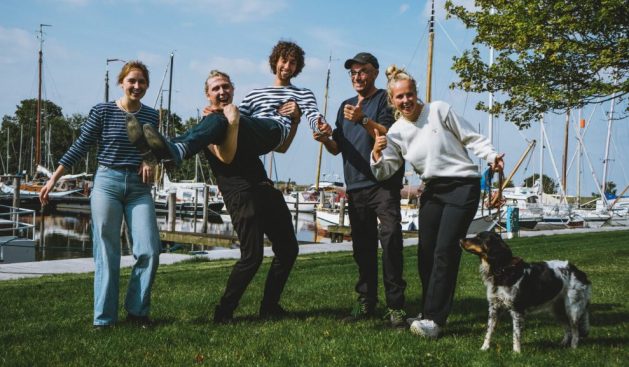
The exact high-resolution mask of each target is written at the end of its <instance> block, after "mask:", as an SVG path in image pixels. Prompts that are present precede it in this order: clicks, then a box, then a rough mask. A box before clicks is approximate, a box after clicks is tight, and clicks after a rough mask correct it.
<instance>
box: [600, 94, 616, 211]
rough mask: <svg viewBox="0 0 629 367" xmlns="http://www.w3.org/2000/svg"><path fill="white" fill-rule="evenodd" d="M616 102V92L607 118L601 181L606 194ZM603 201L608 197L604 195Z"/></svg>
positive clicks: (602, 190)
mask: <svg viewBox="0 0 629 367" xmlns="http://www.w3.org/2000/svg"><path fill="white" fill-rule="evenodd" d="M615 102H616V93H614V96H613V98H612V102H611V107H610V110H609V116H608V118H607V141H606V142H605V160H603V182H602V183H601V192H602V193H603V196H605V188H606V186H607V165H608V162H609V143H610V141H611V138H612V120H613V119H614V103H615ZM602 199H603V202H605V201H606V198H605V197H603V198H602Z"/></svg>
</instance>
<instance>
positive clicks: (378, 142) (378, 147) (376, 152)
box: [371, 129, 387, 161]
mask: <svg viewBox="0 0 629 367" xmlns="http://www.w3.org/2000/svg"><path fill="white" fill-rule="evenodd" d="M373 133H374V135H375V137H376V139H375V142H374V143H373V150H372V151H371V155H372V156H373V160H374V161H379V160H380V158H381V157H382V151H383V150H384V148H386V147H387V136H386V135H380V132H379V131H378V129H373Z"/></svg>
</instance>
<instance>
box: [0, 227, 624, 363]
mask: <svg viewBox="0 0 629 367" xmlns="http://www.w3.org/2000/svg"><path fill="white" fill-rule="evenodd" d="M509 242H510V245H511V247H512V249H513V252H514V254H515V255H517V256H521V257H523V258H524V259H525V260H527V261H538V260H550V259H567V260H570V261H572V262H573V263H575V264H576V265H577V266H578V267H579V268H580V269H581V270H583V271H585V272H586V273H587V274H588V276H589V278H590V280H591V281H592V283H593V299H592V305H591V309H590V311H591V323H592V329H591V331H590V336H589V337H588V338H587V339H585V340H583V341H582V343H581V345H580V346H579V348H578V349H577V350H571V349H564V348H561V347H560V346H559V342H560V340H561V338H562V336H563V328H562V327H561V326H560V325H559V324H558V323H556V322H555V321H554V319H553V318H552V317H551V316H550V315H548V314H536V315H531V316H530V317H529V318H528V319H527V321H526V323H525V329H524V332H523V338H522V350H523V352H522V354H520V355H517V354H514V353H512V352H511V320H510V318H509V317H508V315H507V314H505V315H503V317H501V319H500V323H499V325H498V328H497V330H496V333H495V335H494V338H493V344H492V349H491V350H490V351H487V352H482V351H480V346H481V344H482V339H483V336H484V333H485V327H486V321H487V320H486V319H487V300H486V299H485V289H484V286H483V285H482V284H481V281H480V277H479V274H478V259H477V257H476V256H473V255H470V254H467V253H465V254H463V259H462V263H461V270H460V272H459V280H458V287H457V293H456V299H455V306H454V309H453V312H452V314H451V316H450V318H449V320H448V325H447V327H446V332H445V335H444V336H443V337H442V338H440V339H439V340H425V339H421V338H419V337H417V336H414V335H412V334H411V333H410V332H409V331H408V330H401V331H400V330H393V329H390V328H389V327H387V323H386V322H385V321H382V320H373V321H365V322H359V323H354V324H344V323H341V322H340V319H341V318H342V317H344V316H346V315H347V314H348V312H349V311H350V308H351V306H352V303H353V302H354V299H355V294H354V291H353V289H354V282H355V279H356V274H357V270H356V265H355V264H354V261H353V259H352V257H351V254H350V253H334V254H320V255H308V256H300V257H299V259H298V261H297V263H296V265H295V268H294V270H293V273H292V274H291V278H290V280H289V283H288V285H287V287H286V290H285V292H284V295H283V298H282V305H283V306H284V307H285V308H286V309H287V310H289V311H290V313H291V317H289V318H287V319H283V320H279V321H266V322H263V321H260V320H258V318H257V311H258V307H259V301H260V299H261V292H262V287H263V284H264V278H265V276H266V271H267V269H268V259H267V260H265V262H264V264H263V266H262V268H261V269H260V271H259V272H258V275H257V276H256V278H255V279H254V281H253V282H252V284H251V285H250V287H249V289H248V290H247V292H246V293H245V296H244V297H243V299H242V301H241V305H240V307H239V308H238V309H237V311H236V314H235V317H236V323H235V324H232V325H224V326H216V325H214V324H212V322H211V319H212V311H213V308H214V305H215V304H216V302H217V301H218V299H219V297H220V296H221V293H222V291H223V288H224V286H225V282H226V280H227V276H228V274H229V272H230V270H231V265H232V264H233V261H212V262H208V261H190V262H185V263H181V264H176V265H169V266H162V267H161V268H160V269H159V272H158V275H157V279H156V283H155V287H154V290H153V306H152V313H151V317H152V318H153V319H154V320H155V321H156V326H154V327H153V328H151V329H139V328H137V327H134V326H132V325H129V324H126V323H125V322H120V323H119V324H118V325H117V326H116V327H115V328H113V329H110V330H105V331H94V330H93V329H92V326H91V320H92V280H93V276H92V274H88V275H63V276H48V277H43V278H37V279H24V280H16V281H5V282H0V365H6V366H55V365H56V366H90V365H95V366H105V365H108V366H141V365H146V366H194V365H205V366H241V365H262V366H266V365H276V366H329V365H334V366H458V365H461V366H601V365H605V366H607V365H609V366H621V365H624V366H626V365H629V353H628V347H627V342H628V341H629V328H628V321H629V307H628V304H627V296H628V295H629V292H628V287H627V284H628V282H629V231H622V232H608V233H591V234H572V235H561V236H552V237H534V238H521V239H514V240H511V241H509ZM416 252H417V248H416V247H409V248H406V249H405V269H404V272H405V277H406V280H407V282H408V288H407V292H406V295H407V312H408V313H409V314H416V313H417V312H418V311H419V310H418V303H419V292H420V287H419V279H418V276H417V268H416V264H417V258H416ZM128 274H129V270H128V269H125V271H124V272H123V277H122V279H121V282H122V284H124V286H121V295H120V299H121V300H122V299H123V297H124V291H125V288H126V281H127V279H128ZM380 294H381V296H380V298H381V300H383V299H384V297H383V295H382V294H383V292H382V289H381V292H380ZM121 302H122V301H121ZM384 311H385V310H384V306H383V305H382V303H381V304H380V308H379V312H380V313H381V314H383V313H384ZM124 317H125V314H124V311H122V310H121V312H120V319H121V320H124Z"/></svg>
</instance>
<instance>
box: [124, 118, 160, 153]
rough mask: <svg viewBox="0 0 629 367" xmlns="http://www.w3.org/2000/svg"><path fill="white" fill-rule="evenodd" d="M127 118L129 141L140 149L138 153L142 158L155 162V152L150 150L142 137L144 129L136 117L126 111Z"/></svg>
mask: <svg viewBox="0 0 629 367" xmlns="http://www.w3.org/2000/svg"><path fill="white" fill-rule="evenodd" d="M126 120H127V135H128V137H129V142H130V143H131V144H132V145H133V146H134V147H136V148H137V149H138V150H139V151H140V155H141V156H142V160H143V161H145V162H147V163H149V164H156V163H157V158H156V157H155V154H153V152H152V151H151V148H150V147H149V145H148V142H147V141H146V138H145V137H144V130H143V128H142V125H141V124H140V123H139V122H138V119H136V118H135V116H133V115H132V114H130V113H128V114H127V115H126Z"/></svg>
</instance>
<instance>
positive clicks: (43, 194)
mask: <svg viewBox="0 0 629 367" xmlns="http://www.w3.org/2000/svg"><path fill="white" fill-rule="evenodd" d="M55 183H56V182H55V180H53V179H50V180H48V181H46V184H45V185H44V187H42V188H41V190H39V202H40V203H41V204H42V205H46V204H48V199H49V197H48V194H49V193H50V192H51V191H52V189H54V188H55Z"/></svg>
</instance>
